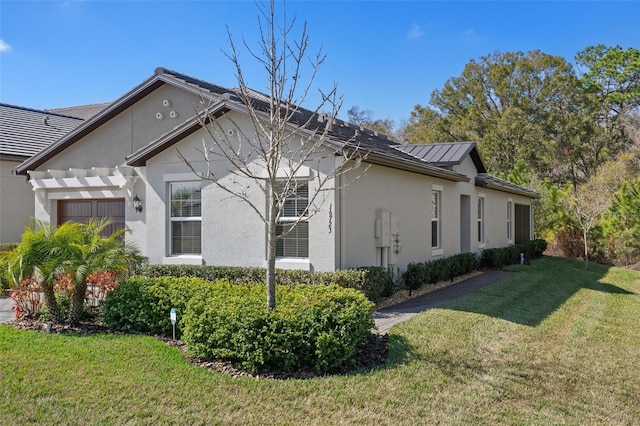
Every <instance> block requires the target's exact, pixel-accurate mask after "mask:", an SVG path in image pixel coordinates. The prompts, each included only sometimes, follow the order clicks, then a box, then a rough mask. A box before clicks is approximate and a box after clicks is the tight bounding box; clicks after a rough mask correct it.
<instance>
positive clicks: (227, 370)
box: [7, 319, 389, 380]
mask: <svg viewBox="0 0 640 426" xmlns="http://www.w3.org/2000/svg"><path fill="white" fill-rule="evenodd" d="M7 325H8V326H10V327H14V328H17V329H21V330H25V331H34V332H42V333H44V332H47V331H46V327H47V325H46V324H45V323H43V322H41V321H37V320H29V319H22V320H14V321H11V322H9V323H7ZM49 332H50V333H58V334H78V335H87V334H95V333H103V334H107V333H113V334H124V333H123V332H121V331H113V330H110V329H109V328H107V327H105V326H104V325H101V324H96V323H90V322H81V323H79V324H77V325H74V326H71V325H68V324H52V325H51V330H50V331H49ZM154 337H155V338H157V339H158V340H161V341H163V342H165V343H166V344H167V345H169V346H174V347H177V348H180V350H181V351H182V353H183V355H184V354H185V350H184V349H185V348H184V343H183V342H182V341H181V340H172V339H171V338H168V337H166V336H159V335H156V336H154ZM388 353H389V336H388V335H387V334H374V333H371V334H370V336H369V340H368V341H367V342H366V343H365V344H364V345H362V346H361V347H360V348H359V350H358V354H357V355H356V359H355V363H354V365H353V366H352V367H351V368H348V369H343V370H340V371H332V372H331V373H330V374H331V375H336V374H351V373H356V372H362V371H368V370H372V369H375V368H377V367H380V366H381V365H382V364H384V363H385V362H386V361H387V355H388ZM185 359H186V360H187V361H188V362H190V363H191V364H193V365H196V366H199V367H202V368H206V369H207V370H210V371H215V372H219V373H224V374H228V375H230V376H232V377H254V378H258V379H262V378H269V379H279V380H284V379H309V378H313V377H316V376H318V374H317V373H316V372H315V371H313V370H305V371H295V372H282V371H263V372H259V373H255V374H254V373H250V372H248V371H246V370H243V369H242V368H239V367H238V366H237V365H235V364H234V363H232V362H230V361H225V360H220V361H207V360H200V359H192V358H189V357H187V356H186V355H185Z"/></svg>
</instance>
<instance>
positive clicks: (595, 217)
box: [564, 164, 616, 269]
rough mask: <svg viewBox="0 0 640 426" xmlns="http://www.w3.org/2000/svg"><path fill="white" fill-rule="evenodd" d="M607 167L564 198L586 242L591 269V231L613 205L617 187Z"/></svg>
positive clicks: (586, 266)
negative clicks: (613, 195) (612, 198)
mask: <svg viewBox="0 0 640 426" xmlns="http://www.w3.org/2000/svg"><path fill="white" fill-rule="evenodd" d="M613 179H615V176H614V177H612V176H610V175H609V174H608V173H607V167H606V164H605V166H603V167H601V168H600V169H599V170H598V173H596V175H595V176H593V177H592V178H591V179H590V180H589V181H587V183H585V184H583V185H581V186H579V187H578V188H574V190H573V192H572V193H569V194H567V196H566V197H565V199H564V202H565V205H566V206H567V207H568V208H569V210H570V211H571V212H572V213H573V215H574V218H575V219H576V222H577V223H578V226H580V230H581V231H582V238H583V242H584V267H585V269H589V239H588V238H589V232H591V230H592V229H593V228H594V227H595V226H596V225H597V224H598V222H599V220H600V218H601V216H602V214H603V213H604V212H605V211H607V210H608V209H609V207H610V206H611V197H612V194H613V192H614V191H615V189H616V186H615V185H613V184H612V180H613Z"/></svg>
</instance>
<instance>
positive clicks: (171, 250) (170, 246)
mask: <svg viewBox="0 0 640 426" xmlns="http://www.w3.org/2000/svg"><path fill="white" fill-rule="evenodd" d="M173 185H194V186H196V185H197V186H199V188H200V216H173V215H172V212H171V205H172V203H173ZM167 198H168V201H169V202H168V203H167V214H168V221H167V224H168V240H169V241H168V256H169V257H172V258H176V257H180V258H202V181H197V180H193V179H192V180H181V179H178V180H176V181H171V182H168V197H167ZM177 222H200V251H199V252H198V253H177V252H175V250H174V247H173V224H174V223H177Z"/></svg>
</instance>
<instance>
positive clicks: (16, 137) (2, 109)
mask: <svg viewBox="0 0 640 426" xmlns="http://www.w3.org/2000/svg"><path fill="white" fill-rule="evenodd" d="M83 121H84V120H83V119H81V118H78V117H70V116H67V115H63V114H58V113H54V112H47V111H42V110H37V109H31V108H25V107H20V106H16V105H9V104H3V103H0V156H3V157H5V158H6V157H11V158H16V159H20V158H22V159H26V158H29V157H31V156H32V155H34V154H37V153H38V152H40V151H41V150H42V149H44V148H46V147H47V146H49V145H50V144H51V143H53V142H55V141H57V140H58V139H60V138H61V137H62V136H64V135H65V134H67V133H68V132H69V131H71V130H73V129H75V128H76V127H78V126H79V125H80V124H81V123H82V122H83Z"/></svg>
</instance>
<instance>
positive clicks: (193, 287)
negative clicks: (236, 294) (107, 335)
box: [102, 276, 211, 335]
mask: <svg viewBox="0 0 640 426" xmlns="http://www.w3.org/2000/svg"><path fill="white" fill-rule="evenodd" d="M210 286H211V283H208V282H206V281H204V280H201V279H197V278H185V277H180V278H175V277H159V278H148V277H141V276H135V277H131V278H128V279H127V280H125V281H123V282H122V283H120V284H119V285H118V286H117V287H116V288H115V289H114V290H112V291H111V292H109V293H108V294H107V296H106V298H105V300H104V302H103V303H102V318H103V320H104V322H105V324H107V326H108V327H109V328H111V329H116V330H123V331H137V332H141V333H152V334H164V335H169V334H171V330H172V326H171V321H170V318H169V311H170V310H171V308H175V309H176V314H177V319H178V322H177V325H176V330H178V331H179V330H181V329H182V319H183V317H184V314H185V311H186V306H187V304H188V303H189V300H191V298H192V297H194V295H196V294H198V292H199V291H204V289H205V288H207V287H210Z"/></svg>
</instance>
